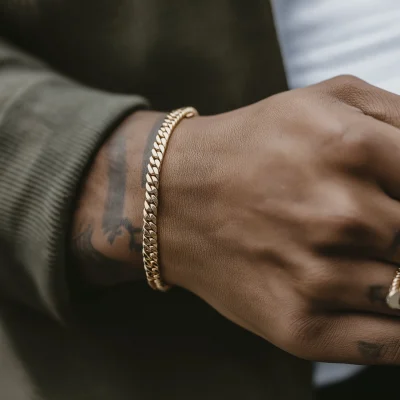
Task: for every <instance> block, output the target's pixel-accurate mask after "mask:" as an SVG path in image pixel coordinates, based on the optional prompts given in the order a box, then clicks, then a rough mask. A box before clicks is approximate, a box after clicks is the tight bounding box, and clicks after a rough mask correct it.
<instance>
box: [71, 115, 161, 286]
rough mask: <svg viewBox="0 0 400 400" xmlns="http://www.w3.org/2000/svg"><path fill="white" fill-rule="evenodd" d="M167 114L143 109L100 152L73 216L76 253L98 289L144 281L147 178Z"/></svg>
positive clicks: (81, 269)
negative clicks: (150, 157) (145, 178)
mask: <svg viewBox="0 0 400 400" xmlns="http://www.w3.org/2000/svg"><path fill="white" fill-rule="evenodd" d="M164 116H165V114H163V113H159V112H150V111H138V112H136V113H134V114H132V115H131V116H130V117H128V118H127V119H126V120H125V121H123V123H122V124H120V126H119V127H118V128H117V129H116V130H115V132H114V133H113V134H112V135H111V136H110V138H109V140H108V141H107V142H106V143H105V144H104V145H103V146H102V148H101V149H100V151H99V152H98V154H97V156H96V158H95V160H94V162H93V164H92V165H91V167H90V170H89V171H88V173H87V176H86V177H85V179H84V181H83V184H82V188H81V192H80V196H79V199H78V202H77V204H76V211H75V214H74V222H73V229H72V254H73V258H74V260H75V262H76V265H77V266H78V270H79V273H80V274H81V276H82V277H83V278H84V280H85V281H87V282H89V283H90V284H93V285H100V286H108V285H113V284H116V283H119V282H124V281H129V280H141V279H145V275H144V270H143V263H142V253H141V251H142V217H143V204H144V193H145V189H144V184H143V182H144V176H145V173H146V168H147V161H148V159H149V156H150V153H151V148H152V145H153V142H154V139H155V136H156V134H157V130H158V127H159V125H160V123H161V122H162V120H163V118H164Z"/></svg>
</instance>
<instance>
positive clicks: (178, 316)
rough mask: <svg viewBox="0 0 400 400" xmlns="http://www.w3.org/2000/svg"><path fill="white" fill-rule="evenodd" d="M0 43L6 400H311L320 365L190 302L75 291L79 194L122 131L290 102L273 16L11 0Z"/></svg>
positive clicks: (215, 4)
mask: <svg viewBox="0 0 400 400" xmlns="http://www.w3.org/2000/svg"><path fill="white" fill-rule="evenodd" d="M0 34H1V39H0V399H1V400H28V399H29V400H39V399H40V400H103V399H104V400H132V399H138V400H147V399H149V400H150V399H159V398H167V399H177V400H180V399H182V400H183V399H185V400H196V399H218V400H221V399H229V400H236V399H249V400H258V399H260V400H261V399H262V400H268V399H271V400H278V399H283V400H289V399H296V400H305V399H309V398H310V396H311V368H310V365H309V364H308V363H306V362H305V361H301V360H298V359H295V358H294V357H292V356H290V355H289V354H286V353H285V352H283V351H281V350H279V349H277V348H275V347H274V346H272V345H270V344H268V343H267V342H265V341H263V340H261V339H260V338H258V337H255V336H254V335H252V334H250V333H248V332H246V331H244V330H242V329H241V328H238V327H236V326H234V325H233V324H232V323H230V322H228V321H226V320H225V319H223V318H222V317H220V316H219V315H218V314H217V313H216V312H215V311H214V310H212V309H211V308H210V307H209V306H207V305H206V304H204V303H203V302H202V301H200V300H199V299H197V298H196V297H194V296H192V295H190V294H188V293H185V292H183V291H180V290H179V289H176V290H173V291H172V292H171V293H170V294H168V295H167V296H165V295H158V294H156V293H153V292H152V291H151V290H149V289H148V288H147V286H146V284H145V283H144V282H143V283H140V284H139V283H137V284H134V285H125V286H121V287H116V288H114V289H111V290H107V291H105V292H102V293H100V294H97V295H96V296H88V297H85V296H80V298H79V302H76V301H75V297H76V296H75V293H74V291H73V290H72V289H71V286H70V285H69V284H68V282H70V280H71V277H70V275H71V271H72V270H73V266H71V265H69V264H68V257H67V243H68V240H67V238H68V229H69V223H70V221H71V215H72V210H73V203H74V199H75V197H76V192H77V187H78V186H79V183H80V181H81V179H82V176H83V175H84V172H85V170H86V168H87V167H88V165H90V161H91V159H92V157H93V155H94V154H95V153H96V151H97V149H98V148H99V147H100V146H101V144H102V142H103V141H104V140H105V139H106V138H107V136H108V134H109V133H110V132H111V131H112V130H113V128H114V127H115V125H116V124H117V123H118V122H119V121H120V120H121V119H122V118H124V116H126V115H127V114H128V113H131V112H133V111H135V110H136V109H137V108H139V107H152V108H154V109H158V110H169V109H172V108H174V107H178V106H181V105H193V106H196V107H197V108H198V109H199V111H200V112H201V113H202V114H212V113H219V112H222V111H226V110H230V109H234V108H237V107H240V106H243V105H246V104H249V103H252V102H254V101H257V100H259V99H262V98H265V97H267V96H269V95H271V94H273V93H277V92H280V91H283V90H285V89H286V81H285V76H284V71H283V67H282V62H281V57H280V52H279V46H278V42H277V39H276V34H275V29H274V25H273V20H272V14H271V8H270V5H269V3H268V1H267V0H201V1H200V0H198V1H197V0H191V1H185V0H168V1H167V0H164V1H163V0H53V1H50V0H24V1H23V0H2V1H1V4H0ZM72 321H73V322H72Z"/></svg>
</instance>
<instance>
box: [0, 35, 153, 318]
mask: <svg viewBox="0 0 400 400" xmlns="http://www.w3.org/2000/svg"><path fill="white" fill-rule="evenodd" d="M139 107H141V108H143V107H146V101H145V100H144V99H143V98H141V97H140V96H125V95H114V94H110V93H105V92H101V91H97V90H94V89H91V88H87V87H83V86H81V85H79V84H76V83H74V82H71V81H70V80H68V79H66V78H64V77H62V76H60V75H58V74H56V73H55V72H52V71H51V70H50V69H48V68H47V67H46V66H44V65H43V64H41V63H40V62H38V61H37V60H35V59H33V58H31V57H29V56H27V55H26V54H24V53H23V52H21V51H20V50H17V49H16V48H14V47H13V46H11V45H10V44H7V43H6V42H5V41H3V40H2V39H0V291H1V295H6V296H12V297H13V298H15V299H17V300H19V301H22V302H24V303H25V304H28V305H30V306H32V307H34V308H36V309H41V310H45V311H47V312H49V313H50V314H51V315H53V316H54V317H55V318H58V319H59V318H60V316H61V315H63V312H64V308H65V307H66V306H67V305H68V301H69V291H68V285H67V282H66V277H65V276H66V270H67V268H68V265H66V260H67V257H66V255H67V251H68V249H67V244H68V238H67V235H68V231H69V226H70V222H71V218H72V212H73V210H72V204H73V200H74V198H75V196H76V190H77V187H78V186H79V183H80V180H81V179H82V176H83V174H84V171H85V169H86V168H87V166H88V165H89V163H90V160H91V159H92V157H93V156H94V154H95V153H96V151H97V150H98V149H99V147H100V146H101V144H102V143H103V141H104V140H105V139H106V138H107V136H108V135H109V134H110V132H112V131H113V129H114V128H115V126H116V125H117V124H118V122H119V121H121V119H123V118H124V117H125V116H126V115H127V114H129V113H131V112H133V111H135V109H137V108H139Z"/></svg>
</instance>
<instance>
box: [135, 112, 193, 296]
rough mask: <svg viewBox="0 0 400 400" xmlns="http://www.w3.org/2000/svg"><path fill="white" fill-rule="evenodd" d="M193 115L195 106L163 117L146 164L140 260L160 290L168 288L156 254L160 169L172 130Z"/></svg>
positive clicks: (152, 284) (151, 280)
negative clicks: (141, 257)
mask: <svg viewBox="0 0 400 400" xmlns="http://www.w3.org/2000/svg"><path fill="white" fill-rule="evenodd" d="M196 115H198V112H197V110H196V109H195V108H193V107H185V108H179V109H177V110H174V111H172V112H170V113H169V114H168V115H167V116H166V117H165V119H164V122H163V123H162V125H161V127H160V129H159V130H158V132H157V136H156V139H155V142H154V144H153V149H152V151H151V156H150V159H149V163H148V165H147V174H146V199H145V202H144V210H143V251H142V254H143V264H144V269H145V272H146V278H147V282H148V284H149V285H150V287H151V288H152V289H154V290H160V291H162V292H165V291H167V290H168V289H169V288H170V286H169V285H167V284H166V283H165V282H164V281H163V280H162V278H161V274H160V265H159V256H158V235H157V211H158V203H159V191H158V189H159V185H160V172H161V167H162V162H163V158H164V155H165V151H166V149H167V145H168V141H169V138H170V136H171V134H172V132H173V131H174V129H175V128H176V126H177V125H178V124H179V122H181V121H182V119H184V118H192V117H194V116H196Z"/></svg>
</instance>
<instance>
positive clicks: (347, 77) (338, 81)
mask: <svg viewBox="0 0 400 400" xmlns="http://www.w3.org/2000/svg"><path fill="white" fill-rule="evenodd" d="M330 83H331V84H333V85H334V86H337V87H339V88H340V87H341V88H354V87H360V86H362V85H364V84H365V81H363V80H362V79H360V78H358V77H356V76H354V75H351V74H343V75H338V76H336V77H334V78H332V79H330Z"/></svg>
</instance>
